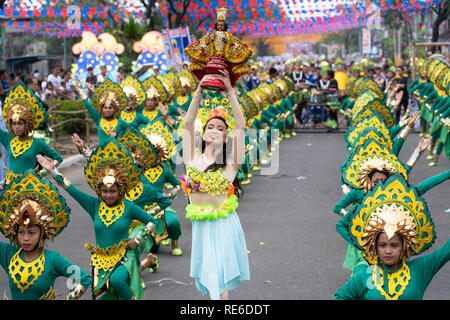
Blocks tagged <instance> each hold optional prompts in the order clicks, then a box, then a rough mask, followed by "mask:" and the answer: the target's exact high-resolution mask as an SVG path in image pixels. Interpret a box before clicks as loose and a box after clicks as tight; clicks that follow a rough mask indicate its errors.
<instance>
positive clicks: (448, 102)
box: [437, 98, 450, 113]
mask: <svg viewBox="0 0 450 320" xmlns="http://www.w3.org/2000/svg"><path fill="white" fill-rule="evenodd" d="M448 110H450V99H448V98H446V99H445V102H444V103H442V104H441V105H439V106H438V107H437V111H438V112H439V113H444V112H445V111H448Z"/></svg>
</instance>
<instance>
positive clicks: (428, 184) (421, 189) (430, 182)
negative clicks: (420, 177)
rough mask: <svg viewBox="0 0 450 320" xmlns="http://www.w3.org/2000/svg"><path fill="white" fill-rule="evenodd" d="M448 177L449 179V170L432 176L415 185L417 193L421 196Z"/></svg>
mask: <svg viewBox="0 0 450 320" xmlns="http://www.w3.org/2000/svg"><path fill="white" fill-rule="evenodd" d="M448 179H450V170H447V171H444V172H442V173H439V174H437V175H435V176H432V177H430V178H428V179H426V180H424V181H422V182H421V183H419V184H417V185H416V190H417V193H418V194H419V196H421V195H423V194H425V193H426V192H428V191H429V190H430V189H432V188H434V187H435V186H437V185H438V184H441V183H442V182H444V181H446V180H448Z"/></svg>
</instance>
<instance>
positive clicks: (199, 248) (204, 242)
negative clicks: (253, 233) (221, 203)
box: [190, 212, 250, 300]
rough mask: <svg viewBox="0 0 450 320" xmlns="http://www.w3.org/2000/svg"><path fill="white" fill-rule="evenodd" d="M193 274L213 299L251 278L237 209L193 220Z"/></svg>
mask: <svg viewBox="0 0 450 320" xmlns="http://www.w3.org/2000/svg"><path fill="white" fill-rule="evenodd" d="M190 276H191V277H192V278H195V285H196V287H197V289H198V290H199V291H200V292H201V293H202V295H205V294H206V293H208V292H209V294H210V296H211V299H212V300H219V299H220V294H221V293H222V292H223V291H224V290H225V289H227V290H233V289H235V288H236V287H237V286H238V285H239V284H240V283H241V282H242V281H245V280H250V268H249V264H248V254H247V245H246V243H245V237H244V231H243V230H242V226H241V223H240V221H239V218H238V215H237V214H236V212H233V213H231V214H230V215H228V217H227V218H219V219H217V220H192V248H191V272H190Z"/></svg>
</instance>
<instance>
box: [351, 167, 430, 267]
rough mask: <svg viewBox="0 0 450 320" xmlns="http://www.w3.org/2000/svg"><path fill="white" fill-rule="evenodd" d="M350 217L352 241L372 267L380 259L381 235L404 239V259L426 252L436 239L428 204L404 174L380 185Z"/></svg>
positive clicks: (395, 175)
mask: <svg viewBox="0 0 450 320" xmlns="http://www.w3.org/2000/svg"><path fill="white" fill-rule="evenodd" d="M349 214H350V215H351V216H350V220H349V221H350V223H349V226H348V228H349V234H350V237H351V239H352V242H353V244H354V245H355V246H356V247H357V248H358V249H360V250H362V251H363V252H364V256H365V257H366V259H367V260H368V262H369V263H371V264H376V262H377V259H378V257H377V253H376V247H375V241H376V237H377V235H378V233H379V232H385V233H386V235H387V236H388V239H390V238H392V237H393V236H394V235H395V234H398V235H400V236H402V237H403V239H404V240H405V245H404V248H403V253H402V259H407V258H409V256H410V255H416V254H420V253H423V252H424V251H425V250H427V249H428V248H430V247H431V245H432V244H433V242H434V240H435V238H436V230H435V226H434V223H433V221H432V219H431V216H430V213H429V211H428V208H427V205H426V203H425V201H424V200H423V199H422V198H421V197H420V196H418V194H417V191H416V190H415V188H414V187H413V186H409V185H408V183H407V182H406V180H405V179H404V178H403V176H402V175H401V174H394V175H392V176H391V177H390V178H389V179H387V180H386V181H385V182H384V183H378V184H377V185H376V187H375V188H374V189H373V190H371V191H369V192H368V193H367V194H366V196H365V197H364V199H363V200H362V201H361V203H360V204H359V205H357V206H355V207H354V209H353V208H352V210H351V211H350V212H349Z"/></svg>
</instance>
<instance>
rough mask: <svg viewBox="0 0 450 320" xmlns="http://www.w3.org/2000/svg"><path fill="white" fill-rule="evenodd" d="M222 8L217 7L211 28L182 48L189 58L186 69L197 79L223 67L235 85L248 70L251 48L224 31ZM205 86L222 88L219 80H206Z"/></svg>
mask: <svg viewBox="0 0 450 320" xmlns="http://www.w3.org/2000/svg"><path fill="white" fill-rule="evenodd" d="M227 12H228V10H227V9H226V8H219V9H217V11H216V13H217V20H216V23H215V25H214V30H213V31H212V32H210V33H208V34H207V35H205V36H204V37H202V38H201V39H200V40H198V41H196V42H194V43H192V44H191V45H189V46H188V47H186V49H185V50H184V52H185V53H186V54H187V55H188V56H189V58H190V59H191V64H190V66H189V70H190V71H191V72H192V73H193V74H194V75H195V76H196V77H197V79H199V80H201V79H202V78H203V76H204V75H205V74H211V73H219V72H218V70H219V69H226V70H228V72H229V74H230V80H231V84H232V85H233V86H235V84H236V82H237V81H238V80H239V78H240V77H241V76H243V75H244V74H246V73H247V72H248V70H249V69H248V65H247V62H248V60H249V59H250V57H251V56H252V55H253V50H252V49H251V48H250V47H249V46H248V45H247V44H245V43H243V42H241V41H240V40H239V39H238V38H236V37H235V36H234V35H232V34H231V33H230V32H228V31H227V30H228V24H227V21H226V15H227ZM205 87H207V89H209V90H216V91H217V90H224V89H225V87H224V86H223V84H222V83H221V82H220V81H211V83H206V84H205Z"/></svg>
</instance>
